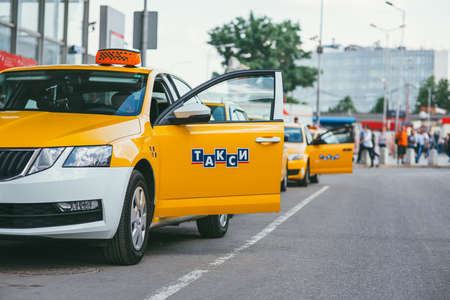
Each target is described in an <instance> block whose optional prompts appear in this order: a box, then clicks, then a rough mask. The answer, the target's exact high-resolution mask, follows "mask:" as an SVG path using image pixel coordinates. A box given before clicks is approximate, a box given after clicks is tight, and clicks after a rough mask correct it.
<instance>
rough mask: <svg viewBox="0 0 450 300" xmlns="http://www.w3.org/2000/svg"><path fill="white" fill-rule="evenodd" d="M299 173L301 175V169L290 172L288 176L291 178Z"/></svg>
mask: <svg viewBox="0 0 450 300" xmlns="http://www.w3.org/2000/svg"><path fill="white" fill-rule="evenodd" d="M298 173H300V169H291V170H288V176H290V175H297V174H298Z"/></svg>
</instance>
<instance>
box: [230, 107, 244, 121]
mask: <svg viewBox="0 0 450 300" xmlns="http://www.w3.org/2000/svg"><path fill="white" fill-rule="evenodd" d="M230 115H231V120H232V121H247V120H248V118H247V115H246V114H245V112H243V111H242V110H239V109H236V108H232V109H231V113H230Z"/></svg>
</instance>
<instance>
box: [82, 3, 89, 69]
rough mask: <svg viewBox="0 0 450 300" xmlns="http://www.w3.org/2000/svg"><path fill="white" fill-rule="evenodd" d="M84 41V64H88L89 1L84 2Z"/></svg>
mask: <svg viewBox="0 0 450 300" xmlns="http://www.w3.org/2000/svg"><path fill="white" fill-rule="evenodd" d="M82 30H83V40H82V41H81V43H82V47H81V48H83V54H82V57H83V64H87V63H88V44H89V0H84V7H83V29H82Z"/></svg>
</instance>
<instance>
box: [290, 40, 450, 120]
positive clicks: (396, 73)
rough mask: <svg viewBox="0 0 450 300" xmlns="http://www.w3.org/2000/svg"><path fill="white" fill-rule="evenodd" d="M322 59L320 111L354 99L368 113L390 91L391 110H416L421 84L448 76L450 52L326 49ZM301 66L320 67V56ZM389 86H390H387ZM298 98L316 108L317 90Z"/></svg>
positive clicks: (301, 90)
mask: <svg viewBox="0 0 450 300" xmlns="http://www.w3.org/2000/svg"><path fill="white" fill-rule="evenodd" d="M321 55H322V67H321V69H322V73H321V78H320V108H321V111H327V110H328V108H329V107H331V106H334V105H336V103H337V102H338V101H339V100H340V99H342V98H344V97H346V96H350V97H351V98H352V100H353V103H354V104H355V106H356V108H357V109H358V110H359V111H362V112H367V111H369V110H370V109H371V108H372V107H373V106H374V104H375V103H376V99H377V98H379V97H383V95H384V93H385V91H384V88H385V87H386V89H387V91H388V92H387V95H388V99H390V101H389V107H390V108H391V109H395V108H396V104H397V100H398V99H399V100H400V105H401V109H402V110H405V109H406V107H407V106H408V99H409V107H410V110H412V109H413V107H414V105H415V101H416V99H417V94H418V88H419V86H420V84H421V83H422V82H423V81H424V80H426V79H427V78H428V77H430V76H432V75H434V76H435V79H436V80H439V79H441V78H447V76H448V51H446V50H444V51H436V50H406V49H385V48H381V47H359V46H355V45H351V46H348V47H345V48H344V49H326V50H325V52H324V53H322V54H321ZM298 64H299V65H305V66H310V67H317V53H314V54H313V55H312V58H311V59H310V60H304V59H303V60H300V61H299V62H298ZM385 84H386V86H385ZM294 97H295V98H297V99H299V100H300V101H306V102H308V103H310V104H311V105H312V106H314V107H315V103H316V99H317V98H316V97H317V94H316V87H313V88H297V89H296V90H295V91H294Z"/></svg>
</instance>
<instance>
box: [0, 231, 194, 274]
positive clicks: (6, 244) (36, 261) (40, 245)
mask: <svg viewBox="0 0 450 300" xmlns="http://www.w3.org/2000/svg"><path fill="white" fill-rule="evenodd" d="M197 239H200V236H199V235H198V233H197V231H196V230H194V229H193V228H186V227H167V228H161V229H155V230H152V231H151V232H150V236H149V244H148V246H147V251H146V256H152V255H159V254H163V253H164V255H170V254H173V253H181V252H183V253H184V254H187V255H189V253H186V251H184V250H186V249H184V250H183V244H184V243H187V242H190V241H194V240H197ZM108 266H109V265H108V264H107V263H106V262H105V260H104V258H103V254H102V249H101V248H100V247H99V245H95V244H93V243H92V242H88V241H83V240H56V239H36V238H33V239H29V238H27V239H23V238H20V239H17V238H9V237H1V236H0V274H1V273H10V274H17V275H23V276H27V275H60V274H79V273H90V272H99V271H101V268H104V267H108Z"/></svg>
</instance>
